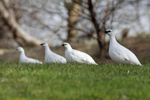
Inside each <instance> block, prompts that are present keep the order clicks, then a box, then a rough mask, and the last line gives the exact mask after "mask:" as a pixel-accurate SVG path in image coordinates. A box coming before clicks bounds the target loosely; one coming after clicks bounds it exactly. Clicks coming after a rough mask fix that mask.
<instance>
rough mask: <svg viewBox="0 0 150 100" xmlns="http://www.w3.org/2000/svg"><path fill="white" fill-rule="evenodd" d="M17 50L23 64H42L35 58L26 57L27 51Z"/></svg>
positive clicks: (19, 48) (20, 48)
mask: <svg viewBox="0 0 150 100" xmlns="http://www.w3.org/2000/svg"><path fill="white" fill-rule="evenodd" d="M16 50H18V51H19V52H20V57H19V61H20V62H21V63H39V64H42V62H40V61H38V60H36V59H33V58H29V57H27V56H26V55H25V51H24V49H23V48H22V47H18V48H17V49H16Z"/></svg>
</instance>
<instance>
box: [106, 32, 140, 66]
mask: <svg viewBox="0 0 150 100" xmlns="http://www.w3.org/2000/svg"><path fill="white" fill-rule="evenodd" d="M105 33H106V34H107V35H109V37H110V44H109V56H110V58H111V59H112V60H113V61H114V62H117V63H124V64H133V65H139V66H142V64H141V63H140V62H139V60H138V58H137V57H136V56H135V54H134V53H132V52H131V51H130V50H128V49H127V48H125V47H124V46H122V45H120V44H119V43H118V42H117V41H116V38H115V35H114V34H113V32H112V30H111V29H107V30H106V31H105Z"/></svg>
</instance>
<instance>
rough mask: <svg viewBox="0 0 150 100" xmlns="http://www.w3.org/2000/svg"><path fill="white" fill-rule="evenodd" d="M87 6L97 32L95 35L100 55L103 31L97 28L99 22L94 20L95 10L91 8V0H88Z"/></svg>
mask: <svg viewBox="0 0 150 100" xmlns="http://www.w3.org/2000/svg"><path fill="white" fill-rule="evenodd" d="M88 6H89V12H90V16H91V20H92V22H93V25H94V27H95V29H96V33H97V37H98V38H97V42H98V45H99V48H100V56H101V53H102V50H103V49H104V43H103V40H102V34H103V31H102V29H100V28H99V23H98V21H97V20H96V14H95V11H94V9H93V5H92V1H91V0H88Z"/></svg>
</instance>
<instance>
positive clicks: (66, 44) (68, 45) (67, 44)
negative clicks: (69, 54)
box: [62, 43, 72, 49]
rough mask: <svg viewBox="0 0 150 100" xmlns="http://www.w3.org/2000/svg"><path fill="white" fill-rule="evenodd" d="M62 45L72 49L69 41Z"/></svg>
mask: <svg viewBox="0 0 150 100" xmlns="http://www.w3.org/2000/svg"><path fill="white" fill-rule="evenodd" d="M62 46H63V47H65V48H67V49H72V48H71V46H70V44H69V43H63V44H62Z"/></svg>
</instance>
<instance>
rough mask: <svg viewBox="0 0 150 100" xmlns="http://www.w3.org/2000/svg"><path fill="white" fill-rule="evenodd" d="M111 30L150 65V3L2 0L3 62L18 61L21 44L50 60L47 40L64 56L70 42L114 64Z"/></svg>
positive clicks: (32, 53)
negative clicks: (111, 56) (45, 43)
mask: <svg viewBox="0 0 150 100" xmlns="http://www.w3.org/2000/svg"><path fill="white" fill-rule="evenodd" d="M108 28H111V29H113V32H114V34H115V35H116V38H117V39H118V41H119V43H121V44H122V45H124V46H125V47H127V48H129V49H130V50H131V51H132V52H134V53H135V54H136V55H137V57H138V58H139V59H140V61H142V62H143V63H144V62H150V53H149V51H150V1H149V0H0V61H7V62H17V61H18V59H19V52H17V51H16V50H15V48H17V47H19V46H22V47H23V48H24V49H25V52H26V55H27V56H29V57H33V58H36V59H39V60H41V61H44V48H43V47H42V46H40V43H42V42H47V43H49V45H50V47H51V49H52V51H54V52H56V53H58V54H60V55H63V56H64V52H65V49H64V48H63V47H61V44H62V43H63V42H69V43H70V44H71V45H72V47H73V48H74V49H78V50H80V51H83V52H86V53H88V54H90V55H91V56H92V57H93V58H94V59H95V60H96V62H98V63H108V62H111V60H110V58H109V55H108V46H109V37H108V36H107V35H105V34H104V31H105V30H106V29H108Z"/></svg>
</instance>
